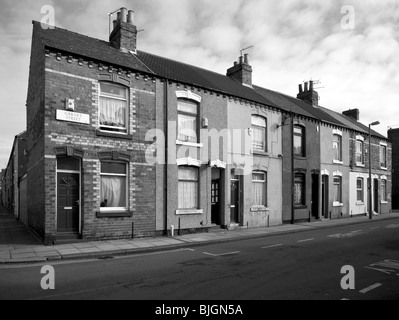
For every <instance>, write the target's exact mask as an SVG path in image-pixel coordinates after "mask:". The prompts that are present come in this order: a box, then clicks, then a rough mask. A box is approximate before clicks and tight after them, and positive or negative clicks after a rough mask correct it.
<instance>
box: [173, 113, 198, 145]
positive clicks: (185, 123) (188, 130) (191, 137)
mask: <svg viewBox="0 0 399 320" xmlns="http://www.w3.org/2000/svg"><path fill="white" fill-rule="evenodd" d="M177 140H180V141H184V142H197V118H196V117H193V116H188V115H184V114H179V115H178V135H177Z"/></svg>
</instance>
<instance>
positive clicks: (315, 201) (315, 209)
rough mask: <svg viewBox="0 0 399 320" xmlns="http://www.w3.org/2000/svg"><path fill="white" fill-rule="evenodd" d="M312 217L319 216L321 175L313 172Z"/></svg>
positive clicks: (316, 217)
mask: <svg viewBox="0 0 399 320" xmlns="http://www.w3.org/2000/svg"><path fill="white" fill-rule="evenodd" d="M312 217H313V218H314V219H318V218H319V175H318V174H312Z"/></svg>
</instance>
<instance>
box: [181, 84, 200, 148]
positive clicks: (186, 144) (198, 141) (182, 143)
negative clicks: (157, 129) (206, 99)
mask: <svg viewBox="0 0 399 320" xmlns="http://www.w3.org/2000/svg"><path fill="white" fill-rule="evenodd" d="M183 92H184V91H183ZM190 97H191V96H190ZM179 101H181V102H188V103H192V104H194V105H195V106H196V113H195V120H196V121H195V122H196V128H195V130H194V132H195V138H196V141H195V142H194V141H183V140H179V131H180V130H179V116H180V115H182V116H184V115H185V116H191V117H193V118H194V113H190V112H185V111H180V110H179ZM176 110H177V124H176V131H177V137H176V144H177V145H185V146H191V147H200V148H202V147H203V144H202V143H201V142H200V134H199V128H200V123H199V121H200V116H199V115H200V102H199V101H198V100H197V99H193V98H192V97H191V98H187V97H184V96H182V97H180V98H179V99H178V100H177V106H176Z"/></svg>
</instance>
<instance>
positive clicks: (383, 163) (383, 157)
mask: <svg viewBox="0 0 399 320" xmlns="http://www.w3.org/2000/svg"><path fill="white" fill-rule="evenodd" d="M386 152H387V149H386V147H385V146H381V147H380V162H381V167H386Z"/></svg>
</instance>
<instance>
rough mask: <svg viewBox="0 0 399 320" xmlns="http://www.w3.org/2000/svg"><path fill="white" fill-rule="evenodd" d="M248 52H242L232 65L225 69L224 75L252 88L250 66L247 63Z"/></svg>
mask: <svg viewBox="0 0 399 320" xmlns="http://www.w3.org/2000/svg"><path fill="white" fill-rule="evenodd" d="M248 61H249V59H248V54H247V53H246V54H244V57H243V56H240V57H239V58H238V62H237V61H235V62H234V65H233V66H232V67H231V68H229V69H228V70H227V73H226V75H227V76H228V77H230V78H232V79H234V80H236V81H238V82H240V83H241V84H242V85H244V86H247V87H251V88H252V67H251V66H250V65H249V62H248Z"/></svg>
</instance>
